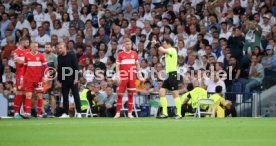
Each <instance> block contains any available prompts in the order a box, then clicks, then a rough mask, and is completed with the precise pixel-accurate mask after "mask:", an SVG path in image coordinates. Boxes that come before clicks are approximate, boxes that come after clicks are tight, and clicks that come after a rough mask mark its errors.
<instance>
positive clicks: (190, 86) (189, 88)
mask: <svg viewBox="0 0 276 146" xmlns="http://www.w3.org/2000/svg"><path fill="white" fill-rule="evenodd" d="M193 89H194V85H193V83H189V84H188V85H187V90H188V91H192V90H193Z"/></svg>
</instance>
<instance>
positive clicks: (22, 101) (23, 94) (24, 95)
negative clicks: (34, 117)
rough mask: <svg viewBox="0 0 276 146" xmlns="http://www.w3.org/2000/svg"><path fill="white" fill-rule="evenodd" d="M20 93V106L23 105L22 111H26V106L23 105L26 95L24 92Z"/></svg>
mask: <svg viewBox="0 0 276 146" xmlns="http://www.w3.org/2000/svg"><path fill="white" fill-rule="evenodd" d="M21 92H22V94H21V95H22V99H21V103H22V105H23V111H25V110H26V106H25V103H24V101H25V99H26V93H25V91H21Z"/></svg>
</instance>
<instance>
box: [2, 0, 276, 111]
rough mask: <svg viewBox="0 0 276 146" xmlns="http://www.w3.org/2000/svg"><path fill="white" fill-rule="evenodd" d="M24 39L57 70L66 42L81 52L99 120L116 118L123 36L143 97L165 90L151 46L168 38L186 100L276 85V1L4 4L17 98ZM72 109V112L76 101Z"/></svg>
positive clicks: (8, 72) (6, 74)
mask: <svg viewBox="0 0 276 146" xmlns="http://www.w3.org/2000/svg"><path fill="white" fill-rule="evenodd" d="M22 37H24V38H27V39H28V40H27V41H26V42H27V43H26V44H25V45H24V44H23V46H24V47H26V48H29V44H30V43H31V42H37V43H38V44H39V52H41V53H44V54H45V57H46V58H47V62H48V66H49V67H53V68H57V64H58V62H57V56H58V55H59V54H58V53H59V52H58V50H57V45H58V43H60V42H63V43H65V44H66V45H67V46H66V47H67V50H68V51H69V52H71V53H75V54H76V56H77V59H78V61H79V68H80V78H79V88H80V99H81V100H86V99H88V101H89V103H90V105H91V106H92V107H91V108H92V109H93V112H95V113H99V115H100V116H114V114H115V106H116V86H117V83H116V75H115V67H116V59H117V54H118V53H119V52H120V51H122V50H123V40H124V38H130V39H131V41H132V43H133V50H135V51H137V53H138V56H139V62H140V65H141V68H142V72H143V75H144V76H145V77H146V81H145V82H144V83H140V82H139V81H138V80H137V83H136V84H137V91H138V94H142V95H149V94H151V93H156V92H158V90H159V89H160V87H161V85H162V80H161V79H160V76H159V74H160V73H161V71H162V70H163V69H164V64H165V61H164V55H163V54H162V53H161V52H160V51H158V49H157V48H156V47H155V45H153V44H152V40H153V39H154V40H157V41H160V42H161V41H162V40H163V38H165V37H170V38H171V39H173V41H174V47H175V48H177V51H178V74H179V75H181V78H180V81H179V90H180V93H181V94H183V93H185V92H186V91H187V89H186V87H187V85H188V84H189V83H193V86H195V87H202V88H204V89H206V90H207V91H208V92H216V91H215V89H216V87H217V86H221V87H222V89H221V90H222V91H221V92H222V93H226V92H248V93H249V92H252V91H253V90H256V89H257V88H260V86H264V88H269V87H270V86H272V85H273V84H275V83H276V80H275V74H276V1H274V0H212V1H211V0H65V1H64V0H37V1H33V0H1V2H0V42H1V43H0V47H1V49H0V50H1V60H0V71H1V72H0V74H1V79H0V80H1V83H0V93H3V95H9V94H14V93H15V92H16V91H15V90H16V89H15V83H16V76H15V71H16V67H15V63H14V51H15V49H17V48H18V46H19V45H20V39H21V38H22ZM97 70H103V71H104V73H103V74H96V73H95V72H96V71H97ZM209 71H215V72H219V71H225V72H226V73H227V76H223V77H222V78H217V77H214V79H209V78H202V77H203V75H204V74H205V73H206V72H209ZM211 74H212V72H211V73H207V76H210V75H211ZM151 75H152V76H153V77H154V78H153V77H152V76H151ZM102 76H103V77H102ZM229 76H232V79H230V78H229ZM54 86H55V81H53V87H52V88H50V89H49V90H50V91H49V92H47V93H49V94H50V95H51V96H52V98H51V100H53V101H51V106H52V109H51V114H54V113H56V110H55V108H54V107H55V101H54V100H55V97H54V95H58V94H60V91H59V90H58V89H56V88H55V87H54ZM225 98H226V99H229V100H231V101H232V103H235V99H234V98H230V97H225ZM62 106H63V105H62V104H61V105H59V107H62ZM70 107H71V109H73V110H74V101H70ZM86 108H87V107H83V106H82V110H85V109H86Z"/></svg>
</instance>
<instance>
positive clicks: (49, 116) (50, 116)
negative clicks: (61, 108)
mask: <svg viewBox="0 0 276 146" xmlns="http://www.w3.org/2000/svg"><path fill="white" fill-rule="evenodd" d="M47 117H48V118H54V117H55V115H54V114H53V113H50V114H48V115H47Z"/></svg>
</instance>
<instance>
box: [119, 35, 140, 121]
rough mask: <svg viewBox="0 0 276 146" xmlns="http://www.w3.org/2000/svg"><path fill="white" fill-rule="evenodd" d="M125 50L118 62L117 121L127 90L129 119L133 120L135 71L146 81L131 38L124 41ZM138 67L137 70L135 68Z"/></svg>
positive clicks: (120, 54)
mask: <svg viewBox="0 0 276 146" xmlns="http://www.w3.org/2000/svg"><path fill="white" fill-rule="evenodd" d="M124 47H125V50H124V51H122V52H120V53H119V54H118V58H117V62H116V75H117V82H118V85H119V87H118V100H117V107H116V115H115V117H114V118H115V119H117V118H120V111H121V108H122V99H123V94H124V93H125V91H126V89H127V92H128V106H127V108H128V117H129V118H133V116H132V106H133V94H134V93H135V92H136V88H135V80H136V75H135V73H134V70H137V73H138V75H137V76H138V78H139V80H141V81H144V79H143V77H142V74H141V68H140V65H139V62H138V55H137V53H136V52H135V51H132V50H131V48H132V42H131V40H130V39H129V38H125V39H124ZM135 67H136V68H135Z"/></svg>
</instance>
